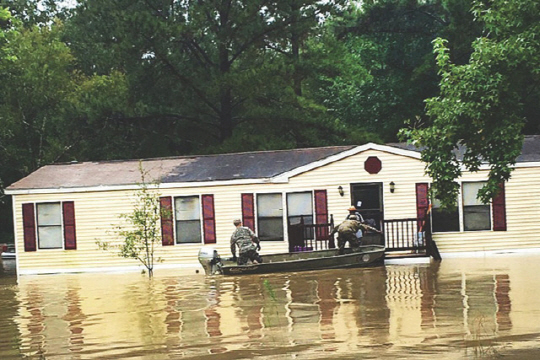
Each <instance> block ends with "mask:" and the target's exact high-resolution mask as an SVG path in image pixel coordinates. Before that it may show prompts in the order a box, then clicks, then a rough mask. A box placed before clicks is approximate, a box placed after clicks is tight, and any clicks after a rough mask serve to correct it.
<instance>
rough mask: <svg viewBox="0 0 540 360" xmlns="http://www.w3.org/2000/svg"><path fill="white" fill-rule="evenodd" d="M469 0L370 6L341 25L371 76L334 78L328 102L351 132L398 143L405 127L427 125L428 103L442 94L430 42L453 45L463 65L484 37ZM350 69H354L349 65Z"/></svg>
mask: <svg viewBox="0 0 540 360" xmlns="http://www.w3.org/2000/svg"><path fill="white" fill-rule="evenodd" d="M470 2H471V1H470V0H432V1H410V0H398V1H396V0H392V1H380V0H379V1H365V2H362V4H361V6H360V7H358V8H357V9H353V10H352V11H351V12H350V13H349V14H348V15H347V16H346V17H344V19H343V21H342V22H341V23H340V24H338V25H339V27H338V29H339V30H338V37H339V38H340V40H341V43H342V44H343V46H345V47H346V48H347V49H348V51H349V52H350V54H351V56H352V59H353V60H355V63H354V64H355V66H354V68H355V69H358V70H357V73H360V71H361V70H360V69H362V68H364V69H365V70H364V72H366V71H367V76H364V77H363V78H358V79H357V81H354V82H351V79H354V78H351V77H347V78H344V79H340V78H333V81H334V84H333V85H332V86H331V87H327V88H326V89H325V90H326V91H325V98H326V99H327V100H326V102H327V103H329V107H330V108H332V109H335V112H336V114H338V117H339V118H340V119H342V120H343V121H344V122H345V123H346V124H347V125H348V126H349V127H361V128H364V129H366V130H367V131H369V132H373V133H376V134H378V135H379V136H380V137H381V138H382V139H383V140H384V141H396V140H397V133H398V130H399V129H400V128H402V127H403V126H404V124H405V122H406V121H411V122H414V123H416V124H422V123H425V122H426V120H427V119H426V116H425V104H424V99H426V98H428V97H432V96H435V95H436V94H437V93H438V89H437V84H438V78H437V69H436V67H435V64H434V62H433V58H432V55H431V51H432V46H431V41H433V39H435V38H437V37H438V36H444V37H446V38H450V39H453V40H454V41H453V53H454V56H453V60H454V61H457V62H463V61H464V60H463V59H466V58H468V55H469V54H470V43H471V42H472V40H473V39H474V38H475V37H476V36H477V35H478V34H480V27H479V26H478V25H476V24H475V23H474V22H473V21H472V14H471V13H470V11H469V9H470ZM347 66H348V67H349V68H351V69H352V68H353V67H351V65H349V64H348V65H347Z"/></svg>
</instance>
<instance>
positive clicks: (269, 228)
mask: <svg viewBox="0 0 540 360" xmlns="http://www.w3.org/2000/svg"><path fill="white" fill-rule="evenodd" d="M257 235H258V236H259V239H260V240H283V203H282V196H281V194H259V195H257Z"/></svg>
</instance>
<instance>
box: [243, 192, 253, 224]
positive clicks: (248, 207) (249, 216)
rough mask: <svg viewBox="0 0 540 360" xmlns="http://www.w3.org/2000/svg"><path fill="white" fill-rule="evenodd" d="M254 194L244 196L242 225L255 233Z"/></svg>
mask: <svg viewBox="0 0 540 360" xmlns="http://www.w3.org/2000/svg"><path fill="white" fill-rule="evenodd" d="M253 204H254V197H253V194H242V223H243V225H244V226H247V227H248V228H250V229H251V230H253V231H255V206H254V205H253Z"/></svg>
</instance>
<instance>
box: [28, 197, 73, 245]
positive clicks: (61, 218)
mask: <svg viewBox="0 0 540 360" xmlns="http://www.w3.org/2000/svg"><path fill="white" fill-rule="evenodd" d="M34 204H35V205H34V206H35V209H36V210H35V215H34V217H35V218H34V222H35V224H36V225H35V226H36V230H35V233H36V250H44V251H47V250H64V249H65V236H64V213H63V211H62V201H44V202H36V203H34ZM53 204H56V205H58V211H59V212H60V216H59V221H60V224H56V225H49V224H47V225H40V224H39V208H40V206H43V205H53ZM43 228H59V230H60V238H59V241H60V246H54V247H42V246H41V237H42V234H41V232H40V229H43Z"/></svg>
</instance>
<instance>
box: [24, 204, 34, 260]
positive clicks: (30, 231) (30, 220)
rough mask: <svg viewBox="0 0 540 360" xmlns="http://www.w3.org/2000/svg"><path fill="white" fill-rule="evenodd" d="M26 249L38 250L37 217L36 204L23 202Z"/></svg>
mask: <svg viewBox="0 0 540 360" xmlns="http://www.w3.org/2000/svg"><path fill="white" fill-rule="evenodd" d="M22 212H23V229H24V251H36V219H35V215H34V204H31V203H27V204H22Z"/></svg>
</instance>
